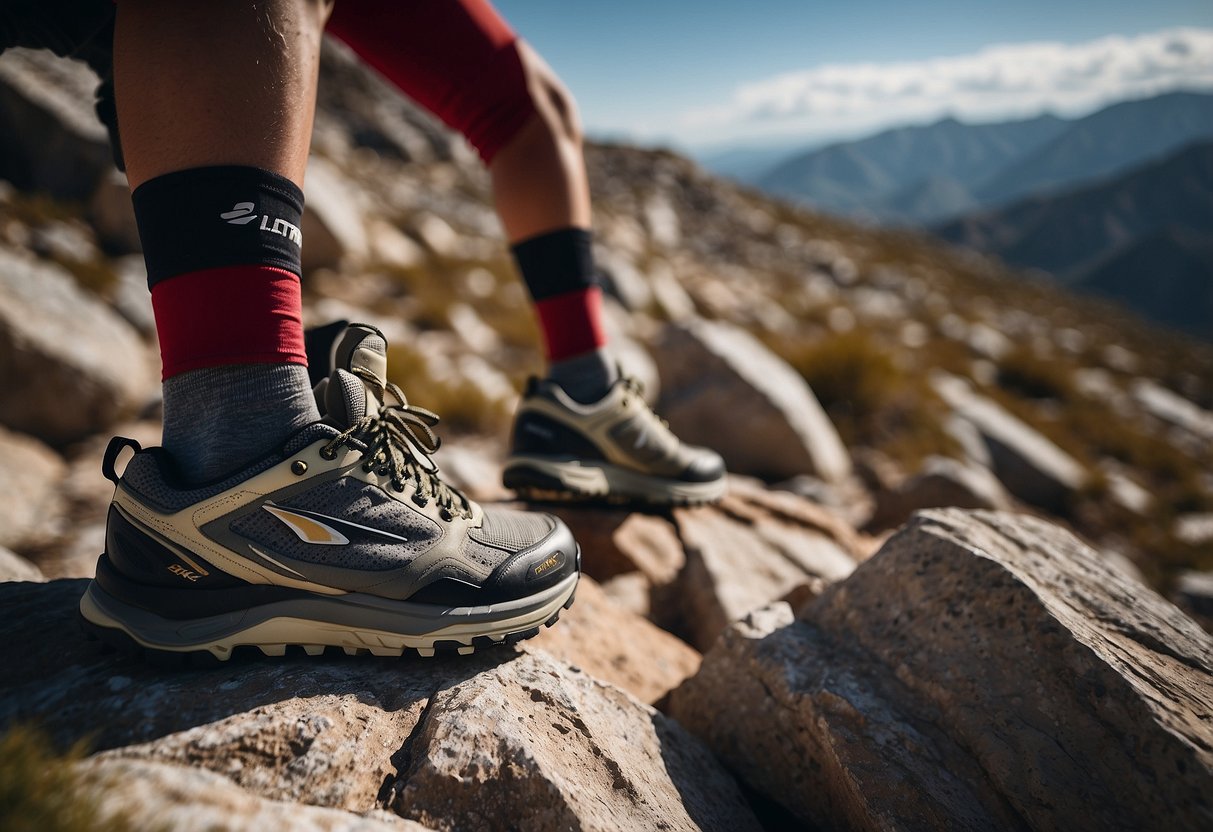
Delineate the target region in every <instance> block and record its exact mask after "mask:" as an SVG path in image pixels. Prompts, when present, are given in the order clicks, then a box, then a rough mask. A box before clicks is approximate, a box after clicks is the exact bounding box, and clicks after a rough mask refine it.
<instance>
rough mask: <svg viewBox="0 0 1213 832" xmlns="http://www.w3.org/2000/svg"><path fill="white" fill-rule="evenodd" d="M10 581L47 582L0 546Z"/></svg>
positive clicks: (1, 571) (2, 569)
mask: <svg viewBox="0 0 1213 832" xmlns="http://www.w3.org/2000/svg"><path fill="white" fill-rule="evenodd" d="M8 581H33V582H34V583H43V582H45V581H46V576H45V575H43V574H42V570H41V569H39V568H38V567H37V566H34V565H33V564H32V563H30V562H29V561H28V560H26V559H25V558H23V557H21V556H20V555H18V554H17V553H16V552H14V551H12V550H10V549H6V548H4V547H3V546H0V583H7V582H8ZM688 675H689V674H688Z"/></svg>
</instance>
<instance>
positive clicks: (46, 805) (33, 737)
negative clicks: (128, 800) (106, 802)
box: [0, 726, 134, 832]
mask: <svg viewBox="0 0 1213 832" xmlns="http://www.w3.org/2000/svg"><path fill="white" fill-rule="evenodd" d="M83 757H84V750H83V746H80V745H77V746H75V747H74V748H72V749H71V750H70V751H68V752H67V753H66V754H60V753H57V752H56V751H55V750H54V749H53V748H52V747H51V745H50V742H49V741H48V740H47V738H46V737H45V736H44V735H43V734H42V733H40V732H39V731H37V730H34V729H32V728H29V727H25V726H17V727H13V728H10V729H9V730H8V732H7V733H5V734H4V735H3V736H0V829H4V830H5V832H127V830H132V829H134V827H133V826H132V825H131V823H130V822H129V820H127V819H125V818H123V817H121V816H110V817H100V816H99V815H98V807H97V802H96V800H95V798H94V797H92V794H91V793H90V790H89V781H88V778H87V777H86V776H85V775H83V774H81V773H80V772H79V771H77V770H76V769H74V768H73V763H75V762H78V761H79V760H81V759H83Z"/></svg>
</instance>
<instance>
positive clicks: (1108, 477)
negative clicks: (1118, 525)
mask: <svg viewBox="0 0 1213 832" xmlns="http://www.w3.org/2000/svg"><path fill="white" fill-rule="evenodd" d="M1126 468H1127V466H1121V465H1119V464H1109V462H1108V461H1107V460H1105V461H1103V462H1102V463H1101V465H1100V469H1101V470H1102V471H1103V475H1104V481H1105V482H1106V483H1107V484H1108V496H1109V497H1111V498H1112V500H1113V501H1115V502H1116V504H1117V505H1118V506H1120V507H1121V508H1124V509H1128V510H1129V511H1131V512H1133V513H1134V514H1137V515H1140V516H1142V517H1145V516H1146V515H1147V514H1148V513H1149V511H1150V506H1151V505H1152V504H1153V503H1154V495H1153V494H1151V493H1150V492H1149V491H1147V490H1146V489H1145V488H1143V487H1142V486H1141V485H1139V484H1138V483H1137V482H1136V481H1135V480H1134V479H1133V478H1132V477H1130V476H1129V474H1128V473H1127V471H1126V470H1125V469H1126Z"/></svg>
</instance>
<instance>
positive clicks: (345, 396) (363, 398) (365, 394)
mask: <svg viewBox="0 0 1213 832" xmlns="http://www.w3.org/2000/svg"><path fill="white" fill-rule="evenodd" d="M324 412H325V420H326V421H329V422H332V423H333V424H334V425H337V426H338V427H340V428H342V429H345V428H348V427H350V426H351V425H353V424H354V423H355V422H357V421H358V420H359V419H361V418H362V417H363V416H367V415H374V414H376V413H378V412H379V402H378V400H377V399H376V398H375V394H374V393H373V392H371V388H370V387H369V386H367V384H366V382H364V381H363V380H362V379H360V378H358V376H356V375H354V374H353V373H350V372H346V371H345V370H343V369H341V368H340V367H338V368H337V369H336V370H333V374H332V375H330V376H329V377H328V383H327V384H326V385H325V387H324Z"/></svg>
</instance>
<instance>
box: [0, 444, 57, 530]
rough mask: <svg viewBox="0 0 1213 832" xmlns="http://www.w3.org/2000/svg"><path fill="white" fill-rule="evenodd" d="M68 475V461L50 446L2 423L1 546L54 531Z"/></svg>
mask: <svg viewBox="0 0 1213 832" xmlns="http://www.w3.org/2000/svg"><path fill="white" fill-rule="evenodd" d="M66 475H67V465H65V464H64V462H63V460H62V459H61V458H60V457H59V455H58V454H56V453H55V452H54V451H52V450H51V449H50V448H48V447H46V446H45V445H43V444H42V443H41V442H39V441H38V440H36V439H33V438H31V437H29V436H23V435H21V434H19V433H13V432H12V431H8V430H5V429H4V428H2V427H0V494H3V495H4V499H3V500H0V547H5V546H7V547H17V548H21V547H22V546H25V545H27V544H32V543H38V542H42V541H43V540H44V539H45V538H46V537H47V536H48V535H53V534H54V532H55V530H56V529H57V527H58V525H59V523H60V520H61V519H62V514H63V499H62V496H61V493H60V484H61V481H62V480H63V478H64V477H65V476H66Z"/></svg>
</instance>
